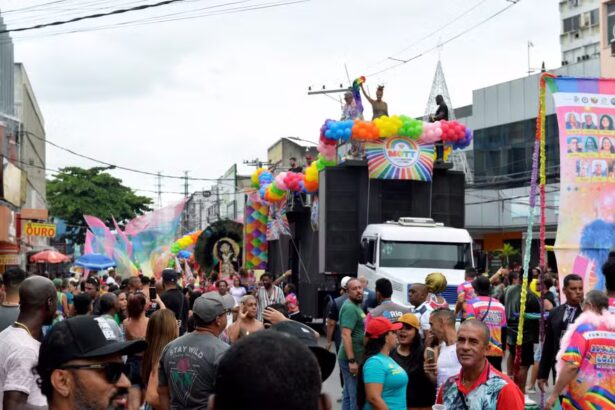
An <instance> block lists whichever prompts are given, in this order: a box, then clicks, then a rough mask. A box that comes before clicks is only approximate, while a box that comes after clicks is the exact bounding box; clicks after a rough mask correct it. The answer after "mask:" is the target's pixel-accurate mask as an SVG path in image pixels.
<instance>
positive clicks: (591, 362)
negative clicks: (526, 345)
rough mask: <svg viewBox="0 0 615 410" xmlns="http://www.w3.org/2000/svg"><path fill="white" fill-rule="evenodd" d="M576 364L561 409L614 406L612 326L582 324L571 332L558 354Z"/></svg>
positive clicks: (614, 369)
mask: <svg viewBox="0 0 615 410" xmlns="http://www.w3.org/2000/svg"><path fill="white" fill-rule="evenodd" d="M561 359H562V360H563V361H564V362H568V363H572V364H574V365H575V366H578V367H579V373H578V374H577V376H576V377H575V379H574V380H573V381H572V382H571V383H570V384H569V385H568V388H567V391H566V392H565V394H564V400H563V402H562V409H614V408H615V396H614V395H613V387H614V386H615V327H614V326H607V324H606V323H605V322H601V323H599V324H594V323H582V324H580V325H579V326H578V327H577V328H576V329H575V330H574V333H572V335H571V337H570V343H569V344H568V347H567V348H566V350H564V353H563V355H562V357H561Z"/></svg>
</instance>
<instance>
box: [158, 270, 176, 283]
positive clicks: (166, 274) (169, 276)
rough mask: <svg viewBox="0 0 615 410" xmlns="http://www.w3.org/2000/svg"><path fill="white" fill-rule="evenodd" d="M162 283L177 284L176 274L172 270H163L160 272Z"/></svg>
mask: <svg viewBox="0 0 615 410" xmlns="http://www.w3.org/2000/svg"><path fill="white" fill-rule="evenodd" d="M162 281H163V282H173V283H177V272H175V271H174V270H173V269H165V270H163V271H162Z"/></svg>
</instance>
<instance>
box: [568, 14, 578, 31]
mask: <svg viewBox="0 0 615 410" xmlns="http://www.w3.org/2000/svg"><path fill="white" fill-rule="evenodd" d="M580 23H581V15H580V14H578V15H576V16H572V17H568V18H567V19H564V33H570V32H573V31H578V30H579V26H580Z"/></svg>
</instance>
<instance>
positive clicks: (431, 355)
mask: <svg viewBox="0 0 615 410" xmlns="http://www.w3.org/2000/svg"><path fill="white" fill-rule="evenodd" d="M425 356H426V357H427V361H430V362H434V361H435V360H436V352H435V351H434V350H433V349H432V348H431V347H428V348H426V349H425Z"/></svg>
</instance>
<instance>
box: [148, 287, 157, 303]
mask: <svg viewBox="0 0 615 410" xmlns="http://www.w3.org/2000/svg"><path fill="white" fill-rule="evenodd" d="M149 299H150V300H154V299H156V288H155V287H153V286H152V287H151V288H149Z"/></svg>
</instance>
